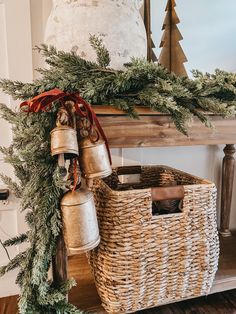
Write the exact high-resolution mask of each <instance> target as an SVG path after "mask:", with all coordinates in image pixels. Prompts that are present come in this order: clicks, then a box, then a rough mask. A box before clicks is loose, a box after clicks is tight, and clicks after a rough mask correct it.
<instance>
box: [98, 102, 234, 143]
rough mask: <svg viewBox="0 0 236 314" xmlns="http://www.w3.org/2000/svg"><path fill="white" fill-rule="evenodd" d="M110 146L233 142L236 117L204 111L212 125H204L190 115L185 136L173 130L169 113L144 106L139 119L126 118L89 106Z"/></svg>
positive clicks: (105, 109)
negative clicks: (191, 119)
mask: <svg viewBox="0 0 236 314" xmlns="http://www.w3.org/2000/svg"><path fill="white" fill-rule="evenodd" d="M93 108H94V110H95V112H96V114H97V116H98V119H99V121H100V123H101V125H102V128H103V129H104V132H105V134H106V136H107V138H108V142H109V145H110V147H111V148H114V147H123V148H128V147H164V146H192V145H216V144H226V143H235V142H236V117H234V118H228V119H223V118H222V117H220V116H217V115H212V114H207V115H208V116H209V118H210V120H211V121H212V124H213V125H214V128H213V129H210V128H207V127H205V126H204V125H203V124H202V123H201V122H200V121H199V120H198V119H196V118H194V119H193V121H192V122H191V123H190V124H189V136H188V137H187V136H185V135H183V134H181V133H180V132H179V131H177V130H176V128H175V125H174V123H173V122H172V121H171V118H170V116H168V115H164V114H161V113H156V112H153V111H151V110H149V109H148V108H144V107H140V108H138V110H137V111H138V113H139V114H140V119H139V120H136V119H130V118H129V117H128V116H127V115H125V114H124V113H123V112H122V111H120V110H117V109H114V108H110V107H107V106H97V107H96V106H94V107H93Z"/></svg>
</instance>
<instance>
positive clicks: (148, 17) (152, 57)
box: [143, 0, 157, 61]
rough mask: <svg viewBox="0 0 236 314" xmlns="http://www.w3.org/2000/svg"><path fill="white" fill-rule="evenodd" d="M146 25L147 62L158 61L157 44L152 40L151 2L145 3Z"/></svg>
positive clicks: (147, 0) (146, 1)
mask: <svg viewBox="0 0 236 314" xmlns="http://www.w3.org/2000/svg"><path fill="white" fill-rule="evenodd" d="M143 9H144V13H143V15H144V16H143V17H144V24H145V27H146V32H147V60H148V61H157V57H156V55H155V52H154V50H153V49H154V48H155V44H154V42H153V40H152V31H151V1H150V0H145V1H144V8H143Z"/></svg>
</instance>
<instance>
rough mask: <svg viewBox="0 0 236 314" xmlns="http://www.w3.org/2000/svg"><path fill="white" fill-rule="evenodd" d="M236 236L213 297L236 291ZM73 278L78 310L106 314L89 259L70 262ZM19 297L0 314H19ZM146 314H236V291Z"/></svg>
mask: <svg viewBox="0 0 236 314" xmlns="http://www.w3.org/2000/svg"><path fill="white" fill-rule="evenodd" d="M235 247H236V233H233V237H228V238H221V256H220V263H219V271H218V273H217V275H216V280H215V282H214V286H213V289H212V293H215V292H217V291H220V290H227V289H230V288H232V289H233V288H236V254H235V250H234V248H235ZM68 269H69V277H74V278H75V279H76V281H77V283H78V284H77V287H75V288H73V289H72V290H71V292H70V295H69V300H70V302H72V303H73V304H75V305H76V306H77V307H78V308H80V309H82V310H86V311H87V312H89V313H96V314H105V313H106V312H105V311H104V310H103V308H102V306H101V301H100V298H99V296H98V294H97V290H96V287H95V285H94V281H93V277H92V275H91V272H90V269H89V266H88V262H87V258H86V256H85V255H77V256H72V257H70V258H69V263H68ZM16 313H17V297H16V296H15V297H9V298H4V299H0V314H16ZM140 313H145V314H236V290H231V291H228V292H223V293H220V294H219V293H217V294H212V295H210V296H208V297H202V298H198V299H191V300H187V301H184V302H179V303H175V304H169V305H165V306H162V307H158V308H155V309H148V310H145V311H141V312H140Z"/></svg>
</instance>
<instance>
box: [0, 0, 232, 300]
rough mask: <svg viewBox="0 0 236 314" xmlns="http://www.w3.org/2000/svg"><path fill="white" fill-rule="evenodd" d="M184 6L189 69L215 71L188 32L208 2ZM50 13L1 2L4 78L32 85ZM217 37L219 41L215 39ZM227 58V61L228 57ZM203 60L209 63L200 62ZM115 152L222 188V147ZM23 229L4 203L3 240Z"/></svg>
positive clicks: (0, 290) (43, 2)
mask: <svg viewBox="0 0 236 314" xmlns="http://www.w3.org/2000/svg"><path fill="white" fill-rule="evenodd" d="M153 1H154V7H153V9H155V10H156V11H155V12H158V14H159V17H157V18H156V19H155V25H154V27H153V31H154V38H155V39H156V42H157V43H159V40H160V36H161V32H160V31H159V29H160V26H161V24H162V18H163V4H164V2H163V1H164V0H160V1H159V0H153ZM217 1H218V3H221V4H222V3H223V0H217ZM228 1H230V2H231V4H233V3H232V1H233V2H235V0H228ZM177 2H178V1H177ZM182 2H184V3H185V4H186V7H185V6H184V5H183V3H182V5H181V2H180V6H179V10H178V11H179V16H180V17H181V18H182V23H183V22H184V21H183V19H184V18H185V23H186V24H185V26H184V27H183V26H182V28H181V31H182V33H183V34H184V35H186V36H185V37H186V39H185V41H184V43H183V47H184V49H185V51H186V54H187V56H188V58H189V59H190V58H191V60H194V61H191V62H190V63H189V66H191V67H197V68H202V69H203V70H208V69H211V68H212V66H214V67H215V64H213V65H212V66H210V65H211V64H212V62H213V60H214V59H215V58H212V57H211V54H209V55H208V57H207V58H205V55H203V54H199V56H198V53H196V54H195V57H193V51H194V50H195V49H200V47H199V45H201V44H206V43H204V42H202V43H199V42H196V43H195V41H194V36H191V34H190V30H189V27H192V31H194V29H195V31H196V28H197V27H198V26H197V25H199V24H201V21H199V20H198V22H197V25H196V24H194V23H193V21H194V17H195V12H196V7H197V6H198V4H199V5H200V3H201V5H202V6H203V4H205V3H206V2H205V1H204V2H203V0H202V1H199V0H192V1H189V0H185V1H182ZM215 2H216V0H208V1H207V4H208V5H209V3H211V6H210V7H211V8H212V9H213V8H214V4H215ZM190 3H191V5H190ZM227 4H228V2H227ZM50 8H51V1H50V0H21V1H16V0H0V43H1V45H0V77H9V78H11V79H17V80H22V81H31V80H32V78H33V77H35V75H36V73H35V72H33V68H37V67H38V66H41V65H42V64H43V61H42V59H41V58H40V56H39V55H37V54H36V53H35V52H34V53H33V52H32V47H33V46H35V45H39V44H40V43H41V42H42V41H43V33H44V29H45V23H46V20H47V16H48V14H49V12H50ZM180 11H181V12H180ZM229 11H230V8H229V5H227V7H226V8H225V10H222V14H225V15H227V14H228V13H229ZM234 12H235V11H234ZM207 14H209V16H210V14H211V13H210V10H209V9H208V10H205V11H204V16H206V15H207ZM199 17H201V15H200V14H198V19H199ZM207 21H208V20H207V19H206V17H205V23H206V22H207ZM187 23H188V24H187ZM234 23H235V22H234ZM227 25H228V24H227ZM234 26H235V24H234ZM218 27H219V29H225V28H224V27H226V26H225V23H223V22H222V25H220V26H218ZM185 29H186V31H185ZM227 30H228V28H227ZM187 34H188V36H187ZM214 38H216V35H215V37H214ZM190 39H191V40H190ZM188 42H189V44H188ZM215 42H218V38H216V39H215ZM219 42H220V39H219ZM228 44H229V45H228V46H227V49H225V50H227V51H229V52H231V51H233V49H234V47H235V46H234V45H233V41H232V43H231V44H230V42H229V43H228ZM195 45H196V47H195ZM209 49H210V48H209ZM198 51H199V50H198ZM234 55H235V54H234ZM198 57H199V58H198ZM223 59H224V60H225V58H223ZM220 60H221V57H220V56H218V57H217V58H216V61H217V62H216V61H215V62H216V63H217V65H222V64H223V60H222V62H220ZM227 60H228V58H227ZM230 60H231V61H232V69H233V68H234V69H235V67H234V66H235V63H234V64H233V62H235V61H234V60H235V59H233V60H232V59H230ZM203 61H204V62H205V63H202V62H203ZM231 61H230V62H231ZM230 62H229V63H227V67H226V68H227V69H228V68H229V67H230V66H231V63H230ZM218 63H219V64H218ZM207 66H209V68H207ZM0 101H1V102H6V103H7V104H9V106H15V104H14V103H13V102H12V101H10V98H9V97H6V96H5V95H3V94H1V93H0ZM10 141H11V133H10V128H9V126H7V125H6V124H5V123H4V122H3V121H0V145H7V144H8V143H9V142H10ZM112 153H113V163H114V165H125V164H166V165H170V166H173V167H176V168H179V169H182V170H185V171H188V172H191V173H193V174H196V175H198V176H201V177H205V178H208V179H211V180H213V181H214V182H216V183H217V185H218V187H219V186H220V166H221V160H222V157H223V153H222V147H220V146H212V147H203V146H197V147H176V148H140V149H114V150H112ZM0 171H4V172H7V173H9V171H11V169H10V168H9V166H8V165H5V164H3V162H2V160H1V156H0ZM235 182H236V181H235ZM235 191H236V190H234V199H233V207H232V209H233V210H232V215H231V227H234V228H236V210H234V209H235V208H236V197H235ZM5 209H7V211H5ZM24 228H25V226H24V223H23V216H22V215H20V214H19V210H18V203H17V202H16V200H13V198H12V199H11V201H10V203H9V205H8V207H7V208H6V207H5V208H4V207H3V206H1V204H0V238H1V239H2V240H4V239H6V238H7V237H8V236H12V235H15V234H17V233H18V232H22V231H23V230H24ZM16 251H17V250H15V249H13V250H12V251H11V252H10V253H11V256H13V255H14V254H15V253H16ZM5 262H7V258H6V255H5V252H4V251H3V250H2V249H1V248H0V265H2V264H4V263H5ZM14 276H15V274H10V275H8V276H6V277H4V278H1V279H0V297H1V296H4V295H10V294H15V293H16V292H17V289H16V287H15V286H14V284H13V282H14V280H13V279H14Z"/></svg>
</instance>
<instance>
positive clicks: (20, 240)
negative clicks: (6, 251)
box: [3, 233, 28, 247]
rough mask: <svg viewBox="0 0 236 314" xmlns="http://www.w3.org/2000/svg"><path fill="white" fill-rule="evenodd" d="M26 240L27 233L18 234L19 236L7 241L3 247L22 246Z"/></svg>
mask: <svg viewBox="0 0 236 314" xmlns="http://www.w3.org/2000/svg"><path fill="white" fill-rule="evenodd" d="M27 239H28V235H27V233H23V234H20V235H19V236H16V237H13V238H11V239H9V240H6V241H5V242H4V243H3V245H4V246H6V247H8V246H13V245H19V244H22V243H23V242H26V241H27Z"/></svg>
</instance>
